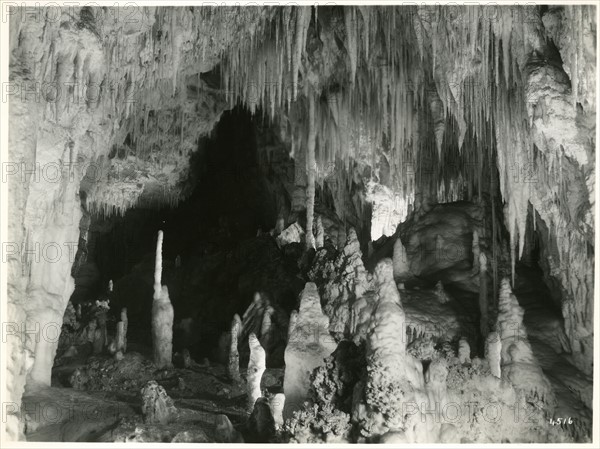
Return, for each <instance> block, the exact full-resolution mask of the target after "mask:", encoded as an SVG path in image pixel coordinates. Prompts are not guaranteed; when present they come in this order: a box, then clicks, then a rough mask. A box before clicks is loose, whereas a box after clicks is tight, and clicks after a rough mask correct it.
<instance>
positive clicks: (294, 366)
mask: <svg viewBox="0 0 600 449" xmlns="http://www.w3.org/2000/svg"><path fill="white" fill-rule="evenodd" d="M290 321H291V320H290ZM295 321H296V322H295V324H294V325H292V326H290V331H289V341H288V344H287V347H286V348H285V376H284V379H283V392H284V394H285V406H284V409H283V416H284V418H285V419H289V418H290V417H291V415H292V412H293V411H294V410H298V409H299V408H301V406H302V404H303V403H304V401H305V400H307V399H308V393H309V388H310V374H311V373H312V371H313V370H314V369H315V368H316V367H318V366H321V365H323V364H324V363H325V361H324V360H325V358H326V357H329V356H330V355H331V353H332V352H333V351H334V350H335V348H336V346H337V345H336V344H335V341H334V340H333V338H332V337H331V335H330V334H329V318H327V315H325V314H324V313H323V310H322V309H321V299H320V297H319V292H318V290H317V286H316V285H315V284H314V283H312V282H307V283H306V285H305V286H304V290H303V291H302V293H301V294H300V310H299V311H298V317H297V319H296V320H295Z"/></svg>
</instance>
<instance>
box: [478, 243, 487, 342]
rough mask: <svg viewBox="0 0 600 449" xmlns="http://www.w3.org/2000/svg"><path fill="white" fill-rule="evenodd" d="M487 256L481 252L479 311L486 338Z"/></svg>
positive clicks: (481, 327) (482, 330)
mask: <svg viewBox="0 0 600 449" xmlns="http://www.w3.org/2000/svg"><path fill="white" fill-rule="evenodd" d="M487 282H488V279H487V256H486V255H485V253H480V254H479V312H480V314H481V317H480V324H479V326H480V329H479V330H480V332H481V336H482V337H483V338H485V337H486V336H487V334H488V332H489V325H488V288H487Z"/></svg>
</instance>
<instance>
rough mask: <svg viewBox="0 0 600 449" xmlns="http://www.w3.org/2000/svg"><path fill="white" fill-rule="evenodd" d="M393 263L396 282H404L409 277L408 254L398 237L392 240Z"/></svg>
mask: <svg viewBox="0 0 600 449" xmlns="http://www.w3.org/2000/svg"><path fill="white" fill-rule="evenodd" d="M393 264H394V279H395V280H396V282H404V281H406V280H407V279H409V278H410V268H409V263H408V256H407V254H406V248H404V245H403V244H402V241H401V240H400V238H397V239H396V241H395V242H394V255H393Z"/></svg>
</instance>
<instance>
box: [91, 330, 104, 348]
mask: <svg viewBox="0 0 600 449" xmlns="http://www.w3.org/2000/svg"><path fill="white" fill-rule="evenodd" d="M93 338H94V340H93V351H94V354H101V353H102V351H103V350H104V334H103V333H102V329H101V328H99V327H97V328H96V329H95V330H94V337H93Z"/></svg>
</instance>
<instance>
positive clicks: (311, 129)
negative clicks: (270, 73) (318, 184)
mask: <svg viewBox="0 0 600 449" xmlns="http://www.w3.org/2000/svg"><path fill="white" fill-rule="evenodd" d="M316 138H317V136H316V123H315V98H314V96H313V95H311V94H309V96H308V137H307V150H306V169H307V174H308V185H307V187H306V247H307V248H308V249H310V248H315V237H314V233H313V221H314V214H315V176H316V173H315V172H316V162H315V144H316Z"/></svg>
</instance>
